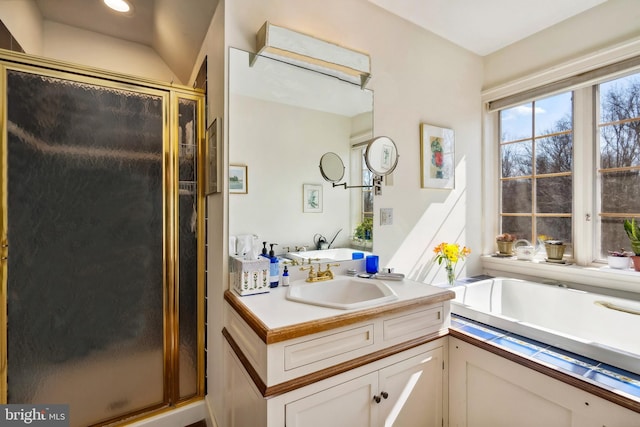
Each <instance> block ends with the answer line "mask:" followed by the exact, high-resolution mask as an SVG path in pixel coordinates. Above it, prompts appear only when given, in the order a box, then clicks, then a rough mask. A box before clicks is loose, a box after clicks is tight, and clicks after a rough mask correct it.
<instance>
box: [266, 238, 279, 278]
mask: <svg viewBox="0 0 640 427" xmlns="http://www.w3.org/2000/svg"><path fill="white" fill-rule="evenodd" d="M275 245H276V243H271V244H270V246H271V250H270V251H269V287H270V288H277V287H278V282H279V281H280V263H279V262H278V257H277V256H276V254H275V252H274V251H273V247H274V246H275Z"/></svg>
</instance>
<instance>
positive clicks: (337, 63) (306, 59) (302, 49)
mask: <svg viewBox="0 0 640 427" xmlns="http://www.w3.org/2000/svg"><path fill="white" fill-rule="evenodd" d="M256 43H257V46H256V48H257V51H258V54H257V55H256V56H254V57H253V58H252V63H253V61H256V60H259V58H260V57H261V56H263V57H269V58H273V59H277V60H279V61H283V62H286V63H289V64H292V65H296V66H299V67H304V68H307V69H310V70H312V71H317V72H319V73H323V74H327V75H330V76H333V77H337V78H339V79H341V80H344V81H347V82H350V83H353V84H357V85H359V86H360V87H361V88H364V87H365V86H366V84H367V82H368V81H369V78H370V77H371V59H370V57H369V55H368V54H366V53H362V52H358V51H355V50H353V49H348V48H346V47H342V46H339V45H337V44H334V43H331V42H328V41H325V40H320V39H318V38H315V37H312V36H309V35H307V34H303V33H300V32H298V31H294V30H291V29H288V28H285V27H280V26H277V25H273V24H271V23H270V22H268V21H267V22H265V23H264V25H263V26H262V27H261V28H260V30H259V31H258V33H257V35H256Z"/></svg>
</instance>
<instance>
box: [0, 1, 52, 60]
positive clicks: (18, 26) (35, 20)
mask: <svg viewBox="0 0 640 427" xmlns="http://www.w3.org/2000/svg"><path fill="white" fill-rule="evenodd" d="M0 3H1V4H0V21H2V22H3V23H4V25H5V26H6V27H7V28H8V29H9V31H10V32H11V34H12V35H13V37H14V38H15V39H16V40H17V41H18V43H20V46H22V48H23V49H24V50H25V52H27V53H30V54H32V55H42V43H43V36H42V15H41V14H40V10H39V9H38V7H37V6H36V3H35V2H34V1H33V0H2V1H1V2H0Z"/></svg>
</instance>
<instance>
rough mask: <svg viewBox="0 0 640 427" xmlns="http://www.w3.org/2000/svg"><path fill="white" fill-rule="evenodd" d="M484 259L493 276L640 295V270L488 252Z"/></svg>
mask: <svg viewBox="0 0 640 427" xmlns="http://www.w3.org/2000/svg"><path fill="white" fill-rule="evenodd" d="M480 260H481V262H482V268H483V271H484V272H485V273H487V274H491V275H493V276H510V275H516V276H526V277H525V278H527V279H543V280H547V281H548V280H553V281H558V282H566V283H571V284H576V285H578V286H575V287H576V288H579V287H580V286H579V285H586V286H594V287H598V288H604V289H611V290H617V291H626V292H632V293H636V294H640V272H637V271H634V270H631V269H629V270H616V269H612V268H609V267H607V266H602V267H598V266H580V265H575V264H570V263H568V264H552V263H547V262H545V261H539V260H533V261H521V260H518V259H515V258H497V257H492V256H490V255H484V256H482V257H481V258H480ZM538 281H540V280H538ZM572 287H574V286H572Z"/></svg>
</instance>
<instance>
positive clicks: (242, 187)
mask: <svg viewBox="0 0 640 427" xmlns="http://www.w3.org/2000/svg"><path fill="white" fill-rule="evenodd" d="M247 172H248V168H247V166H245V165H229V193H230V194H234V193H235V194H247V192H248V178H249V177H248V175H247Z"/></svg>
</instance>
